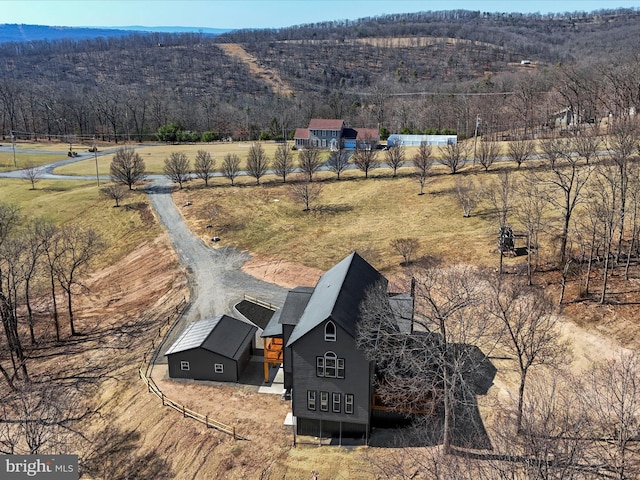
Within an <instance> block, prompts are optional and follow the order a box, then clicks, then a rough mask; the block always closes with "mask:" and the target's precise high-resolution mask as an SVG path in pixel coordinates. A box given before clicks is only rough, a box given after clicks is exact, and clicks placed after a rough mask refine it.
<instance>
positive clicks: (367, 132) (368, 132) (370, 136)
mask: <svg viewBox="0 0 640 480" xmlns="http://www.w3.org/2000/svg"><path fill="white" fill-rule="evenodd" d="M356 132H357V137H356V138H357V139H358V140H378V135H379V134H380V132H378V129H377V128H356Z"/></svg>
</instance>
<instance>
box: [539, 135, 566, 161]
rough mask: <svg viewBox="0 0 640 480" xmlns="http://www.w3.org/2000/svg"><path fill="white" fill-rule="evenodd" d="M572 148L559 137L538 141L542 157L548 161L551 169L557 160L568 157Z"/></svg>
mask: <svg viewBox="0 0 640 480" xmlns="http://www.w3.org/2000/svg"><path fill="white" fill-rule="evenodd" d="M571 149H572V147H571V146H570V145H569V144H568V142H567V140H566V139H564V138H561V137H551V138H545V139H542V140H540V150H541V151H542V153H543V155H544V156H545V157H546V158H547V160H549V163H550V166H551V168H554V167H555V165H556V160H558V158H560V157H562V156H564V155H569V154H570V152H571Z"/></svg>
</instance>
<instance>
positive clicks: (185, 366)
mask: <svg viewBox="0 0 640 480" xmlns="http://www.w3.org/2000/svg"><path fill="white" fill-rule="evenodd" d="M180 370H189V362H185V361H184V360H183V361H181V362H180Z"/></svg>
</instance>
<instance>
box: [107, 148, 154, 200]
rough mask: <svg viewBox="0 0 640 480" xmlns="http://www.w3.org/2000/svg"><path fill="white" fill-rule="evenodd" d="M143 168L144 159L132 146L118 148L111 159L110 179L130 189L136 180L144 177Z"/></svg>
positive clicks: (139, 180) (138, 180)
mask: <svg viewBox="0 0 640 480" xmlns="http://www.w3.org/2000/svg"><path fill="white" fill-rule="evenodd" d="M145 168H146V167H145V164H144V160H142V157H141V156H140V154H139V153H136V151H135V150H134V149H133V148H130V147H123V148H120V149H118V151H116V153H115V155H114V156H113V159H112V160H111V165H110V171H111V180H112V181H113V182H115V183H120V184H122V185H127V186H128V187H129V190H132V189H133V186H134V185H135V184H136V183H137V182H141V181H142V180H144V179H145V178H146V173H145Z"/></svg>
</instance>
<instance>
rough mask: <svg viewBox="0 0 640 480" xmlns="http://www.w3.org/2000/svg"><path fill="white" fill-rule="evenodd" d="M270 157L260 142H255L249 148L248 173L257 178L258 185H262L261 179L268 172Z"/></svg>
mask: <svg viewBox="0 0 640 480" xmlns="http://www.w3.org/2000/svg"><path fill="white" fill-rule="evenodd" d="M268 168H269V158H268V157H267V154H266V153H265V151H264V148H262V145H260V144H259V143H254V144H252V145H251V147H250V148H249V155H248V157H247V173H248V174H249V175H251V176H252V177H254V178H255V179H256V185H260V179H261V178H262V177H263V176H264V175H265V174H266V173H267V169H268Z"/></svg>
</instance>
